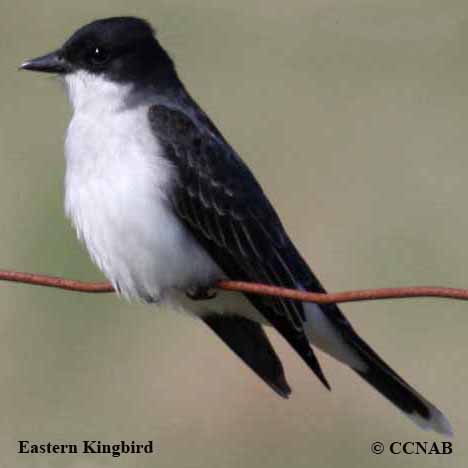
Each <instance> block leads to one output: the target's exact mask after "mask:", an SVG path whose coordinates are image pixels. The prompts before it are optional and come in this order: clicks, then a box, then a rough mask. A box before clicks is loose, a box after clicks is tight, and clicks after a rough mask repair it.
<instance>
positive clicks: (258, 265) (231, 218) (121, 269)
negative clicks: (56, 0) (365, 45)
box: [20, 16, 452, 436]
mask: <svg viewBox="0 0 468 468" xmlns="http://www.w3.org/2000/svg"><path fill="white" fill-rule="evenodd" d="M20 68H21V69H23V70H30V71H35V72H45V73H53V74H55V75H57V76H59V77H60V78H62V80H63V81H64V83H65V88H66V92H67V94H68V98H69V101H70V103H71V107H72V111H73V113H72V117H71V120H70V123H69V126H68V129H67V134H66V139H65V160H66V169H65V212H66V215H67V217H68V218H69V219H70V220H71V223H72V224H73V226H74V228H75V229H76V232H77V236H78V238H79V239H80V240H81V241H82V242H83V243H84V244H85V246H86V248H87V250H88V252H89V254H90V257H91V259H92V260H93V261H94V263H95V264H96V265H97V267H98V268H99V269H100V270H101V271H102V272H103V274H104V275H105V276H106V277H107V279H108V280H109V281H110V282H111V283H112V285H113V287H114V288H115V290H116V291H117V292H118V293H119V294H120V295H121V296H123V297H124V298H127V299H129V300H135V301H140V302H144V303H147V304H153V305H155V306H158V305H161V304H165V305H170V306H171V307H174V308H178V309H182V310H184V311H186V312H188V313H189V314H191V315H192V316H195V317H196V318H199V319H200V320H201V321H202V322H203V323H205V324H206V325H207V327H209V329H211V330H212V331H213V332H214V334H215V335H217V336H218V337H219V338H220V339H221V340H222V341H223V342H224V343H225V344H226V345H227V346H228V347H229V348H230V349H231V350H232V351H233V352H234V353H235V354H236V355H237V356H238V357H239V358H240V359H241V360H242V361H243V362H244V363H245V364H246V365H247V366H248V367H249V368H250V369H251V370H252V371H253V372H254V373H255V374H256V375H257V376H258V377H259V378H260V379H262V380H263V381H264V382H265V383H266V384H267V385H268V386H269V387H270V388H271V389H272V390H273V391H274V392H276V393H277V394H278V395H280V396H281V397H284V398H288V397H289V395H290V393H291V388H290V386H289V384H288V381H287V380H286V376H285V371H284V368H283V364H282V362H281V360H280V358H279V356H278V354H277V353H276V351H275V349H274V348H273V345H272V344H271V342H270V340H269V338H268V336H267V334H266V333H265V327H267V326H272V327H273V328H274V329H276V331H277V332H278V333H279V334H280V335H281V336H282V337H283V338H284V339H285V340H286V342H287V343H289V345H290V346H291V347H292V349H293V350H294V351H295V352H296V353H297V354H298V355H299V356H300V358H302V360H303V361H304V362H305V364H306V365H307V366H308V367H309V368H310V370H311V371H312V372H313V373H314V374H315V375H316V376H317V378H318V380H319V381H320V382H321V383H322V384H323V385H324V386H325V387H326V388H327V389H330V385H329V383H328V380H327V378H326V377H325V374H324V372H323V370H322V368H321V365H320V363H319V361H318V359H317V356H316V353H315V351H314V347H316V348H318V349H320V350H321V351H323V352H324V353H326V354H328V355H330V356H331V357H333V358H335V359H336V360H337V361H339V362H341V363H342V364H344V365H346V366H348V367H349V368H350V369H352V370H353V371H354V372H355V373H356V374H357V375H358V376H359V377H361V378H362V379H364V381H366V382H367V383H369V384H370V385H371V386H372V387H374V388H375V389H376V390H377V391H378V392H379V393H380V394H381V395H383V396H384V397H385V398H387V399H388V400H389V401H390V402H391V403H393V405H395V406H396V407H397V408H398V409H399V410H400V411H401V412H402V413H404V414H405V415H407V416H408V417H409V418H410V419H411V420H413V421H414V422H415V423H416V424H417V425H418V426H419V427H420V428H422V429H426V430H433V431H436V432H438V433H440V434H444V435H449V436H450V435H451V434H452V428H451V426H450V423H449V421H448V419H447V418H446V417H445V416H444V414H443V413H442V412H441V411H440V410H439V409H437V408H436V407H435V406H434V405H433V404H432V403H430V402H429V401H428V400H427V399H425V398H424V397H423V396H422V395H421V394H420V393H418V392H417V391H416V390H415V389H414V388H413V387H411V386H410V385H409V384H408V383H406V382H405V381H404V380H403V378H402V377H400V376H399V375H398V374H397V373H396V372H395V371H394V370H392V369H391V368H390V367H389V366H388V365H387V364H386V363H385V362H384V361H383V360H382V359H381V358H380V357H379V356H378V355H377V353H376V352H375V351H374V350H373V349H372V348H371V347H370V346H369V345H368V344H367V343H366V342H365V341H364V340H363V339H362V338H361V337H360V336H359V334H358V333H357V332H356V331H355V329H354V328H353V326H352V325H351V324H350V322H349V321H348V320H347V318H346V317H345V316H344V314H343V313H342V311H341V310H340V309H339V307H338V306H337V305H336V304H326V305H318V304H314V303H304V302H301V301H298V300H289V299H284V298H279V297H264V296H258V295H257V296H255V295H252V294H249V293H244V294H241V293H233V292H227V291H218V290H215V289H214V288H213V285H215V284H216V283H217V282H218V281H220V280H225V279H230V280H240V281H249V282H256V283H264V284H268V285H276V286H281V287H286V288H295V289H300V290H303V291H311V292H319V293H324V292H325V289H324V288H323V286H322V284H321V283H320V281H319V280H318V279H317V277H316V276H315V275H314V273H313V272H312V270H311V269H310V267H309V266H308V264H307V262H306V261H305V260H304V258H303V257H302V256H301V254H300V253H299V251H298V250H297V248H296V247H295V245H294V243H293V242H292V240H291V239H290V237H289V236H288V234H287V232H286V230H285V228H284V226H283V224H282V222H281V219H280V217H279V215H278V213H277V212H276V210H275V209H274V207H273V206H272V204H271V203H270V201H269V200H268V198H267V195H266V194H265V192H264V190H263V188H262V187H261V185H260V184H259V182H258V181H257V179H256V178H255V176H254V175H253V173H252V172H251V170H250V169H249V168H248V166H247V165H246V163H245V162H244V161H243V160H242V159H241V157H240V156H239V154H238V153H237V152H236V151H235V149H234V148H233V147H232V146H231V145H230V144H229V143H228V142H227V140H226V139H225V138H224V136H223V135H222V134H221V132H220V131H219V130H218V128H217V127H216V126H215V124H214V123H213V122H212V120H211V119H210V118H209V117H208V115H207V114H206V113H205V112H204V111H203V110H202V108H201V107H200V106H199V105H198V104H197V102H196V101H195V100H194V99H193V98H192V96H191V95H190V94H189V92H188V91H187V89H186V87H185V85H184V84H183V82H182V81H181V79H180V77H179V74H178V72H177V70H176V66H175V64H174V61H173V59H172V58H171V56H170V55H169V53H168V52H167V51H166V50H165V49H164V48H163V46H162V45H161V43H160V41H159V39H158V38H157V35H156V33H155V31H154V29H153V27H152V26H151V24H150V23H149V22H148V21H146V20H144V19H141V18H136V17H131V16H124V17H111V18H104V19H98V20H95V21H92V22H91V23H89V24H86V25H84V26H82V27H81V28H79V29H78V30H77V31H76V32H75V33H73V34H72V35H71V36H70V37H69V39H68V40H66V42H65V43H64V44H63V45H62V46H60V47H59V48H58V49H56V50H55V51H54V52H52V53H49V54H47V55H43V56H40V57H38V58H35V59H31V60H27V61H25V62H24V63H23V64H22V65H21V66H20Z"/></svg>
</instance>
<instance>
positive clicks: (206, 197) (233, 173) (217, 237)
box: [148, 105, 329, 388]
mask: <svg viewBox="0 0 468 468" xmlns="http://www.w3.org/2000/svg"><path fill="white" fill-rule="evenodd" d="M148 115H149V120H150V123H151V128H152V130H153V132H154V133H155V135H156V137H157V138H158V140H159V141H160V142H161V144H162V145H163V154H164V157H166V158H168V159H169V160H170V162H171V163H172V164H173V165H174V166H175V167H176V169H177V171H176V172H177V177H176V179H177V180H176V184H175V187H174V189H173V190H172V193H171V195H170V197H171V203H172V204H173V208H174V210H175V212H176V213H177V215H178V216H179V218H180V219H181V221H182V222H184V224H185V225H186V226H187V227H188V228H189V230H190V231H191V233H192V234H193V235H194V236H195V238H196V239H198V241H199V242H200V244H201V245H202V246H203V247H204V248H205V249H206V251H207V252H208V253H209V254H210V256H211V257H212V258H213V259H214V260H215V262H216V263H217V264H218V265H219V266H220V268H221V269H222V270H223V271H224V273H225V274H226V275H227V276H228V277H229V278H231V279H235V280H243V281H252V282H259V283H267V284H273V285H278V286H283V287H288V288H297V287H298V285H300V286H301V287H303V288H304V289H312V290H317V289H320V288H321V286H320V284H319V283H318V282H317V283H316V284H310V283H311V281H314V282H315V281H316V280H315V278H314V277H313V275H311V273H310V270H309V269H308V267H307V265H306V264H305V262H304V261H303V259H302V258H301V256H300V255H299V253H298V252H297V250H296V249H295V248H294V245H293V244H292V243H291V241H290V240H289V238H288V236H287V234H286V233H285V231H284V228H283V226H282V224H281V222H280V220H279V218H278V216H277V214H276V212H275V211H274V209H273V207H272V206H271V204H270V203H269V201H268V199H267V198H266V196H265V194H264V193H263V191H262V189H261V187H260V185H259V184H258V182H257V181H256V180H255V178H254V176H253V175H252V173H251V172H250V170H249V169H248V168H247V166H246V165H245V164H244V163H243V162H242V161H241V159H240V158H239V156H238V155H237V154H236V153H235V151H234V150H233V149H232V148H231V147H230V146H229V145H228V144H227V143H226V142H225V140H224V139H223V137H222V136H221V135H220V133H219V132H218V131H217V130H216V128H214V126H213V125H212V124H211V122H210V121H209V120H208V118H207V117H206V116H205V115H204V114H202V113H201V111H199V110H198V109H194V110H193V112H192V113H191V115H188V113H186V112H185V111H182V110H179V109H176V108H172V107H169V106H167V105H154V106H152V107H151V108H150V110H149V114H148ZM247 297H248V299H249V300H250V302H251V303H252V304H253V305H254V306H255V307H256V308H257V309H258V310H259V311H260V313H261V314H263V316H264V317H265V318H266V319H267V320H268V321H269V322H270V323H271V324H272V325H273V326H274V327H275V328H276V329H277V330H278V331H279V333H280V334H282V335H283V337H284V338H285V339H286V340H287V341H288V342H289V343H290V344H291V346H292V347H293V348H294V349H295V350H296V351H297V352H298V354H299V355H300V356H301V357H302V358H303V359H304V361H305V362H306V363H307V365H308V366H309V367H310V368H311V369H312V370H313V371H314V372H315V374H316V375H317V376H318V378H319V379H320V380H321V381H322V382H323V384H324V385H325V386H326V387H327V388H329V385H328V382H327V381H326V379H325V376H324V375H323V372H322V370H321V368H320V365H319V363H318V361H317V358H316V356H315V354H314V352H313V350H312V349H311V347H310V345H309V342H308V340H307V337H306V335H305V333H304V329H303V321H304V311H303V305H302V303H301V302H298V301H291V300H286V299H280V298H272V297H261V296H253V295H247Z"/></svg>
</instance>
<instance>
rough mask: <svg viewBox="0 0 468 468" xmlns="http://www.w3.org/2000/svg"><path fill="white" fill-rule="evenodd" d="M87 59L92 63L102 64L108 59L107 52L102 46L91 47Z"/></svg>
mask: <svg viewBox="0 0 468 468" xmlns="http://www.w3.org/2000/svg"><path fill="white" fill-rule="evenodd" d="M89 60H90V62H91V63H92V64H93V65H104V64H105V63H106V62H107V61H108V60H109V54H108V53H107V51H106V50H105V49H104V48H102V47H93V48H92V49H91V54H90V57H89Z"/></svg>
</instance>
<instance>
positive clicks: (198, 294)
mask: <svg viewBox="0 0 468 468" xmlns="http://www.w3.org/2000/svg"><path fill="white" fill-rule="evenodd" d="M185 294H186V295H187V297H189V298H190V299H192V300H193V301H206V300H208V299H214V298H215V297H216V291H213V290H210V288H207V287H206V286H197V287H194V288H191V289H189V290H187V291H186V292H185Z"/></svg>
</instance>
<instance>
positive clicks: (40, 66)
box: [20, 50, 70, 74]
mask: <svg viewBox="0 0 468 468" xmlns="http://www.w3.org/2000/svg"><path fill="white" fill-rule="evenodd" d="M20 70H31V71H36V72H43V73H58V74H64V73H67V72H68V71H70V66H69V64H68V62H67V61H66V60H65V59H64V57H63V55H62V54H61V52H60V50H57V51H55V52H52V53H51V54H47V55H43V56H42V57H37V58H35V59H31V60H26V61H25V62H23V63H22V64H21V66H20Z"/></svg>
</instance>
